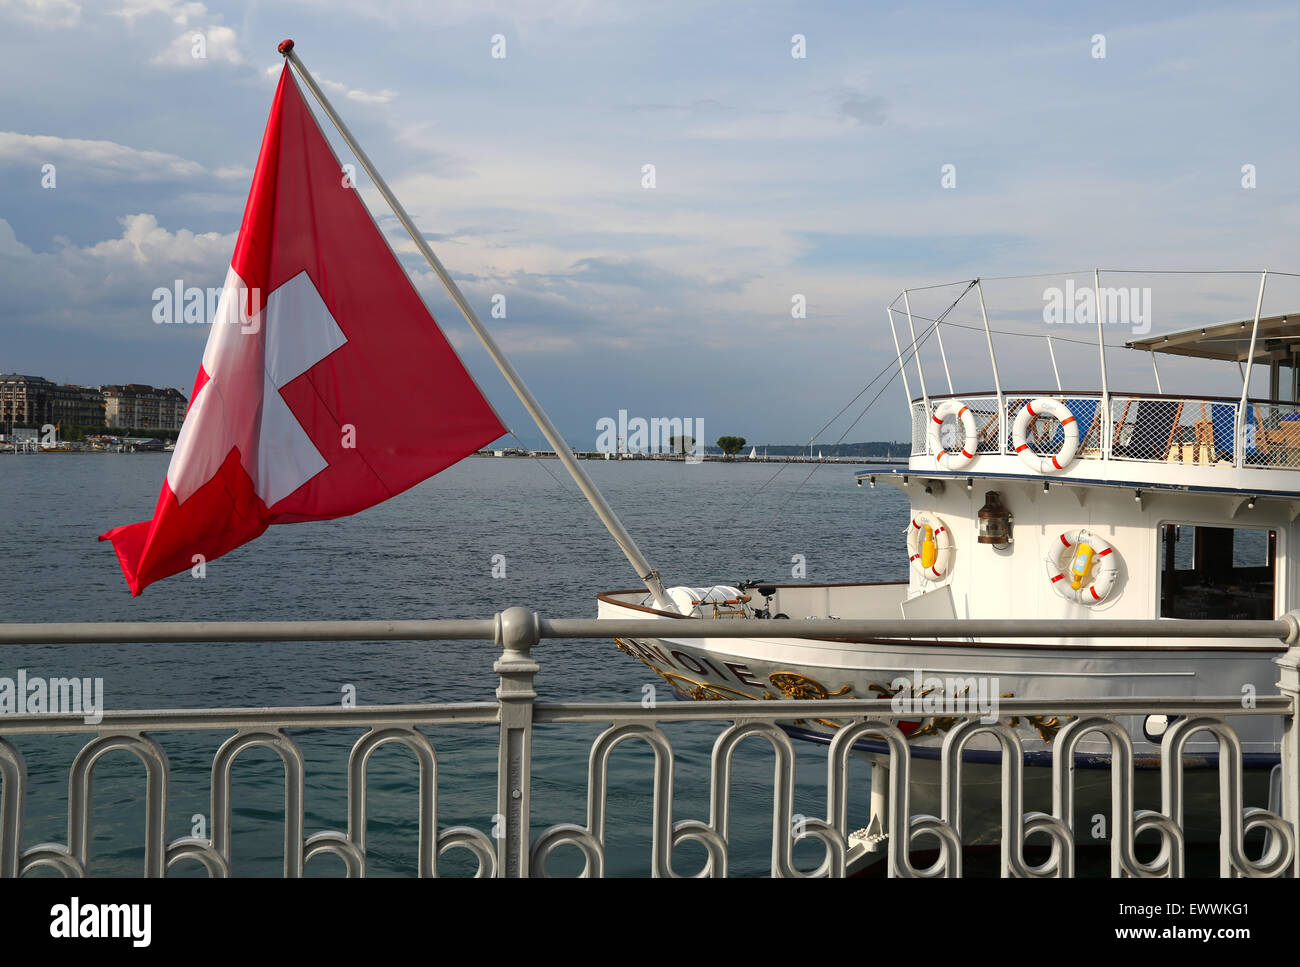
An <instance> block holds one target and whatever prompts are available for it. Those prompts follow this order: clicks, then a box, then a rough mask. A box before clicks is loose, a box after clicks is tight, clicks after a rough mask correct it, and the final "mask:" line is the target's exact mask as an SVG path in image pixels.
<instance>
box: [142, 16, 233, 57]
mask: <svg viewBox="0 0 1300 967" xmlns="http://www.w3.org/2000/svg"><path fill="white" fill-rule="evenodd" d="M208 61H211V62H221V61H224V62H225V63H227V64H242V63H243V62H244V55H243V54H242V53H240V50H239V38H238V37H237V36H236V35H235V31H234V30H232V29H231V28H230V27H223V26H221V25H220V24H215V25H213V26H210V27H207V28H205V29H202V30H186V31H184V32H183V33H180V34H178V35H177V36H176V37H175V38H174V39H173V40H172V42H171V43H170V44H168V45H167V48H166V49H165V50H164V51H163V52H162V53H160V54H159V55H158V56H157V57H155V58H154V59H153V60H152V61H151V63H154V64H163V65H171V66H173V67H195V66H200V65H202V64H204V63H205V62H208Z"/></svg>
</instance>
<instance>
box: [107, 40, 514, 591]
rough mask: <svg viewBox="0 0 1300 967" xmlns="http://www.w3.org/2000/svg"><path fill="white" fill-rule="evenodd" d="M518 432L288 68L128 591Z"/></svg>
mask: <svg viewBox="0 0 1300 967" xmlns="http://www.w3.org/2000/svg"><path fill="white" fill-rule="evenodd" d="M505 432H506V429H505V427H504V426H502V424H501V421H500V419H498V417H497V415H496V413H495V412H494V411H493V409H492V407H491V405H490V404H489V403H488V402H487V400H486V399H484V398H483V394H482V393H481V392H479V389H478V387H477V386H476V385H475V384H474V381H473V380H472V379H471V378H470V375H469V373H467V372H466V371H465V368H464V366H463V365H462V364H461V362H460V360H459V358H457V356H456V353H455V350H453V349H452V348H451V346H450V345H449V344H448V342H447V340H446V338H445V337H444V336H443V335H442V333H441V332H440V331H439V329H438V326H437V323H435V322H434V320H433V317H432V316H431V315H430V314H429V311H428V310H427V309H426V308H425V306H424V303H423V301H421V299H420V296H419V295H418V294H417V293H416V291H415V288H414V287H413V286H412V285H411V281H410V279H409V278H407V275H406V273H405V272H404V271H403V270H402V267H401V266H400V265H399V264H398V263H397V260H396V259H395V258H394V256H393V253H392V251H391V250H390V249H389V247H388V243H387V242H386V241H385V240H384V238H383V236H382V235H380V233H379V230H378V228H376V227H375V223H374V221H373V220H372V219H371V217H370V213H369V212H368V211H367V210H366V208H365V206H364V205H363V204H362V203H361V199H360V198H358V197H357V194H356V192H355V190H353V188H352V187H351V186H350V184H349V183H348V182H347V180H346V179H345V177H344V174H343V171H342V166H341V165H340V164H339V160H338V158H336V157H335V155H334V152H333V151H332V150H331V149H330V146H329V144H328V143H327V142H326V140H325V137H324V136H323V135H322V134H321V131H320V128H319V127H318V126H317V124H316V119H315V117H314V116H313V115H312V113H311V111H310V110H309V109H308V107H307V105H306V104H305V103H304V102H303V99H302V94H301V93H300V92H299V90H298V85H297V84H296V83H295V82H294V79H293V76H292V74H291V73H290V70H289V65H288V64H286V65H285V68H284V72H283V73H282V74H281V75H280V85H279V87H278V88H277V89H276V92H275V102H274V103H273V104H272V106H271V116H270V119H269V120H268V121H267V125H266V134H265V136H264V137H263V139H262V150H261V154H260V155H259V156H258V159H257V170H256V171H255V172H254V174H253V186H252V189H251V191H250V192H249V194H248V204H247V206H246V208H245V209H244V221H243V224H242V225H241V226H240V230H239V240H238V241H237V242H236V244H235V254H234V256H233V258H232V259H231V261H230V271H229V273H228V274H227V276H226V285H225V291H224V292H223V293H222V296H221V301H220V304H219V305H218V308H217V317H216V319H214V320H213V321H212V331H211V333H210V334H209V336H208V344H207V348H206V349H205V350H204V353H203V364H202V366H201V367H200V368H199V373H198V377H197V378H196V379H195V381H194V393H193V395H192V396H191V397H190V408H189V412H188V413H187V414H186V416H185V424H184V426H183V427H182V429H181V433H180V438H179V439H178V440H177V443H176V451H175V453H174V454H173V455H172V460H171V464H170V465H169V466H168V468H167V479H166V481H165V482H164V483H163V487H162V493H161V494H159V495H158V506H157V507H156V508H155V509H154V514H153V520H149V521H144V522H143V523H139V524H128V525H126V526H124V527H116V528H114V529H113V530H110V531H109V532H108V533H106V534H102V535H100V538H99V539H100V540H101V541H103V540H108V541H112V542H113V549H114V550H115V551H116V552H117V556H118V560H120V561H121V563H122V571H123V572H124V573H125V574H126V580H127V583H128V584H129V585H130V586H131V593H132V594H133V595H138V594H139V593H140V592H141V591H142V590H144V588H146V587H147V586H148V585H150V584H152V583H153V582H154V581H157V580H160V579H161V578H165V577H167V576H168V575H171V574H176V573H178V572H180V571H185V570H188V569H190V568H191V567H192V566H193V565H194V563H195V555H202V559H203V560H205V561H211V560H213V559H214V558H217V557H219V556H221V555H222V554H225V553H226V552H227V551H229V550H232V549H234V548H236V547H239V546H240V545H241V544H246V543H248V542H249V541H251V540H253V539H254V538H255V537H257V536H258V535H260V534H261V533H262V532H263V531H264V530H266V528H267V527H268V526H269V525H271V524H292V523H297V522H299V521H308V520H326V519H328V518H331V517H342V516H344V515H345V514H355V513H356V512H357V511H360V510H364V509H365V508H367V507H370V506H371V505H373V504H377V503H379V502H380V501H381V500H385V499H386V498H388V497H391V496H393V495H394V494H399V493H401V492H402V491H403V490H406V489H407V488H408V487H412V486H414V485H415V484H417V483H419V482H420V481H421V480H424V479H426V478H427V477H431V476H433V475H434V474H435V473H437V472H438V471H440V470H444V469H446V468H447V467H449V466H451V464H453V463H455V462H456V461H458V460H460V459H462V458H463V457H465V456H468V455H469V454H471V453H473V452H474V451H475V450H478V449H479V448H481V447H482V446H484V445H485V444H487V443H489V442H491V441H492V440H495V439H496V438H497V437H499V436H501V435H502V434H504V433H505Z"/></svg>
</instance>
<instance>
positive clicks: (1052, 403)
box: [1011, 396, 1079, 473]
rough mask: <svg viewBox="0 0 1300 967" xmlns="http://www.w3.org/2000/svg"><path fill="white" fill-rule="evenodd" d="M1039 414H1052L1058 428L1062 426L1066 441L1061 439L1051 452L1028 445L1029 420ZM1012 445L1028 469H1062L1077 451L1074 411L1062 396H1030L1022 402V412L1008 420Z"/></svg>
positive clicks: (1042, 470)
mask: <svg viewBox="0 0 1300 967" xmlns="http://www.w3.org/2000/svg"><path fill="white" fill-rule="evenodd" d="M1041 416H1050V417H1054V419H1056V420H1057V421H1058V422H1060V424H1061V429H1062V430H1065V442H1063V443H1061V448H1060V450H1058V451H1057V452H1054V454H1035V452H1034V451H1032V450H1030V445H1028V441H1027V439H1026V438H1027V437H1028V432H1030V424H1031V422H1032V421H1034V420H1036V419H1039V417H1041ZM1011 446H1013V447H1015V454H1017V456H1019V458H1021V459H1022V460H1023V461H1024V463H1026V465H1027V467H1028V468H1030V469H1031V471H1037V472H1039V473H1052V472H1053V471H1063V469H1065V468H1066V467H1069V465H1070V464H1071V463H1074V455H1075V454H1076V452H1078V451H1079V424H1078V421H1076V420H1075V419H1074V413H1071V412H1070V409H1069V408H1067V407H1066V404H1065V403H1062V402H1061V400H1058V399H1052V398H1050V396H1043V398H1040V399H1034V400H1030V402H1028V403H1026V404H1024V406H1023V407H1022V408H1021V412H1019V413H1017V415H1015V422H1014V424H1011Z"/></svg>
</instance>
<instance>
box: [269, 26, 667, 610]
mask: <svg viewBox="0 0 1300 967" xmlns="http://www.w3.org/2000/svg"><path fill="white" fill-rule="evenodd" d="M293 47H294V44H293V41H292V40H285V41H282V42H281V43H280V45H279V46H278V47H277V50H279V52H280V53H281V54H283V55H284V57H285V59H286V60H287V61H288V62H289V63H290V64H292V65H293V68H294V70H295V71H296V72H297V74H298V76H299V77H300V78H301V79H302V82H303V83H304V84H306V85H307V89H308V90H309V91H311V93H312V96H313V97H315V98H316V101H317V103H318V104H320V106H321V109H322V110H323V111H324V112H325V115H326V116H327V117H328V118H329V119H330V121H332V122H333V123H334V127H336V128H337V129H338V132H339V134H340V135H342V137H343V140H344V141H345V142H346V143H347V146H348V148H349V149H351V151H352V153H353V154H354V155H356V158H357V160H358V161H359V162H361V167H362V168H364V169H365V171H366V174H368V175H369V176H370V180H371V181H373V182H374V183H375V187H376V188H378V189H379V193H380V194H381V195H383V196H384V200H385V201H386V202H388V207H389V208H391V209H392V210H393V214H394V215H396V216H397V220H398V221H399V222H401V223H402V227H403V228H405V229H406V232H407V234H408V235H410V236H411V241H412V242H414V243H415V247H416V248H417V249H418V250H419V252H420V254H421V255H423V256H424V259H425V261H426V262H428V263H429V267H430V268H431V269H433V271H434V273H435V274H436V275H437V276H438V278H439V279H440V280H442V284H443V285H444V286H445V287H446V289H447V292H448V294H449V295H450V296H451V298H452V301H453V302H455V303H456V306H457V308H459V309H460V311H461V314H462V315H463V316H464V317H465V321H466V322H467V323H469V326H470V328H471V329H473V330H474V333H475V335H477V336H478V338H479V340H480V341H481V342H482V343H483V347H484V348H485V349H486V350H487V352H488V355H489V356H491V357H492V361H493V362H494V363H496V365H497V368H498V369H499V370H501V375H502V376H504V377H505V380H506V382H507V383H509V384H510V388H511V389H512V390H514V391H515V395H516V396H518V397H519V401H520V402H521V403H523V404H524V409H526V410H527V411H528V415H529V416H531V417H532V418H533V422H535V423H536V424H537V428H538V429H539V430H541V431H542V435H543V436H544V437H546V440H547V442H548V443H550V445H551V446H552V448H554V450H555V454H556V456H557V457H559V459H560V463H562V464H564V469H565V470H567V471H568V472H569V476H571V477H572V478H573V480H574V482H575V483H576V484H577V485H578V489H579V490H581V491H582V494H583V496H584V497H586V498H587V502H588V503H590V504H591V507H592V509H593V510H594V511H595V512H596V516H597V517H599V518H600V521H601V523H603V524H604V525H605V528H606V529H607V530H608V531H609V533H610V536H611V537H613V538H614V543H616V544H618V546H619V547H620V548H621V549H622V551H623V553H624V554H625V555H626V556H627V559H628V561H629V562H630V563H631V564H632V566H633V567H634V568H636V572H637V574H638V575H640V577H641V580H642V581H644V582H645V586H646V588H647V589H648V590H649V591H650V593H651V595H653V596H654V599H655V603H656V604H657V605H658V606H659V607H660V608H662V609H664V610H666V611H674V612H675V611H676V610H677V609H676V607H675V606H674V605H673V603H672V602H671V601H670V600H669V598H668V595H667V594H666V593H665V592H664V586H663V582H662V581H661V580H660V578H659V572H658V571H656V570H655V569H654V568H652V567H651V566H650V562H649V561H647V560H646V558H645V555H644V554H642V553H641V549H640V548H639V547H638V546H637V544H636V541H635V540H633V539H632V535H631V534H629V533H628V532H627V528H625V527H624V526H623V522H622V521H621V520H619V518H618V515H617V514H615V513H614V508H612V507H610V506H609V503H608V501H606V500H605V496H604V495H603V494H602V493H601V492H600V491H599V490H598V489H596V485H595V484H594V483H593V482H592V480H591V478H590V477H588V476H587V473H586V471H585V470H583V468H582V464H580V463H579V462H578V460H577V458H576V457H575V456H574V455H573V451H572V450H571V449H570V448H569V445H568V444H567V443H566V442H565V441H564V437H563V436H561V435H560V431H559V430H558V429H557V428H556V427H555V424H554V423H552V422H551V418H550V417H549V416H547V415H546V411H545V410H543V409H542V405H541V403H539V402H538V401H537V398H536V397H535V396H533V394H532V391H531V390H529V389H528V387H527V385H525V383H524V381H523V378H522V377H520V375H519V374H518V373H517V372H516V371H515V368H514V366H513V365H511V363H510V360H508V359H507V358H506V356H505V354H504V353H503V352H502V351H501V348H500V347H499V346H498V345H497V343H496V340H495V339H493V338H492V334H491V333H490V332H488V330H487V327H485V326H484V325H483V323H482V322H481V321H480V320H479V317H478V313H476V312H475V311H474V309H473V307H472V306H471V305H470V304H469V300H467V299H466V298H465V294H464V293H463V292H461V290H460V286H458V285H457V284H456V281H455V279H453V278H452V277H451V275H450V274H448V272H447V270H446V268H444V267H443V264H442V262H441V261H440V260H439V259H438V256H436V255H435V254H434V253H433V249H432V248H430V247H429V243H428V242H427V241H426V240H425V238H424V235H423V234H421V233H420V230H419V229H418V228H416V227H415V222H413V221H412V220H411V216H410V215H408V214H407V213H406V209H405V208H403V207H402V203H401V202H399V201H398V200H397V196H396V195H394V194H393V192H392V190H391V189H390V188H389V187H388V183H387V182H386V181H384V179H383V178H382V177H381V176H380V174H379V172H378V171H376V170H375V166H374V165H373V164H371V162H370V157H369V156H368V155H367V154H366V152H365V150H364V149H363V148H362V147H361V145H360V144H358V143H357V141H356V139H355V138H354V137H353V136H352V132H351V131H349V130H348V126H347V125H346V124H344V123H343V119H342V118H340V117H339V115H338V113H337V112H335V110H334V107H333V105H332V104H330V102H329V99H328V98H326V97H325V92H324V91H322V90H321V89H320V86H319V85H318V84H317V83H316V81H315V80H314V79H313V78H312V76H311V74H310V73H309V72H308V70H307V68H306V67H305V66H304V65H303V62H302V60H301V59H300V58H299V57H298V55H297V54H296V53H295V52H294V49H293Z"/></svg>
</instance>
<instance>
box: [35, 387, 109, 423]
mask: <svg viewBox="0 0 1300 967" xmlns="http://www.w3.org/2000/svg"><path fill="white" fill-rule="evenodd" d="M53 410H54V419H52V420H50V421H49V422H50V423H53V424H55V425H56V426H100V427H102V426H107V425H108V424H107V423H106V422H105V421H104V394H103V393H102V392H100V391H99V390H98V389H96V388H94V387H92V386H73V385H71V384H68V383H65V384H63V385H60V386H56V387H55V388H54V407H53Z"/></svg>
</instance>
